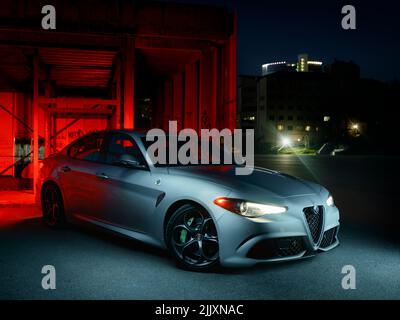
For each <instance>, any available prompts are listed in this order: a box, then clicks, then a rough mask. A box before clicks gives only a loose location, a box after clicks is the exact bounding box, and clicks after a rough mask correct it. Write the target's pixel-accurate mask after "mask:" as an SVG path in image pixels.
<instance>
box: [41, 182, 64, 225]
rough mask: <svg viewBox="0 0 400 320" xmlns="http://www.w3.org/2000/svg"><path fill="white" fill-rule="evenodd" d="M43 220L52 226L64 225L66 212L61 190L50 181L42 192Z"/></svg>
mask: <svg viewBox="0 0 400 320" xmlns="http://www.w3.org/2000/svg"><path fill="white" fill-rule="evenodd" d="M42 213H43V222H44V223H45V224H46V225H47V226H49V227H52V228H60V227H64V226H65V224H66V222H65V212H64V204H63V201H62V196H61V192H60V190H59V189H58V188H57V186H56V185H54V184H52V183H50V184H48V185H47V186H45V187H44V189H43V192H42Z"/></svg>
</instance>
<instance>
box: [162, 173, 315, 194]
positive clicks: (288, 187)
mask: <svg viewBox="0 0 400 320" xmlns="http://www.w3.org/2000/svg"><path fill="white" fill-rule="evenodd" d="M169 173H170V174H172V175H180V176H186V177H190V178H196V179H206V180H209V181H211V182H214V183H217V184H222V185H224V186H227V187H229V188H230V189H233V190H237V191H251V190H249V189H251V188H255V189H262V191H264V192H268V193H270V194H271V195H274V196H278V197H291V196H301V195H311V194H317V193H319V192H320V191H321V186H319V185H318V184H315V183H312V182H309V181H305V180H302V179H299V178H296V177H293V176H290V175H287V174H284V173H280V172H277V171H273V170H268V169H264V168H254V170H253V172H252V174H250V175H236V174H235V166H233V165H210V166H182V167H170V168H169ZM260 191H261V190H260Z"/></svg>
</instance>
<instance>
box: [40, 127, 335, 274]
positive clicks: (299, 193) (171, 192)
mask: <svg viewBox="0 0 400 320" xmlns="http://www.w3.org/2000/svg"><path fill="white" fill-rule="evenodd" d="M146 146H147V144H146V141H145V133H143V132H137V131H129V130H114V131H104V132H98V133H92V134H89V135H87V136H84V137H82V138H80V139H79V140H77V141H75V142H73V143H72V144H71V145H69V146H67V147H66V148H65V149H64V150H62V151H61V152H60V153H58V154H56V155H54V156H51V157H49V158H47V159H45V160H44V162H43V166H42V169H41V175H40V190H41V203H42V210H43V219H44V222H45V223H46V224H47V225H49V226H51V227H60V226H63V225H64V224H65V223H67V222H74V221H75V222H76V221H83V222H89V223H92V224H95V225H97V226H100V227H103V228H106V229H108V230H112V231H114V232H117V233H120V234H122V235H125V236H128V237H131V238H135V239H138V240H141V241H144V242H146V243H149V244H152V245H156V246H159V247H163V248H168V250H169V251H170V252H171V254H172V255H173V256H174V257H175V259H176V260H177V262H178V264H179V265H181V266H183V267H185V268H187V269H190V270H196V271H206V270H209V269H211V268H213V267H215V266H216V265H218V264H222V265H223V266H251V265H254V264H257V263H261V262H269V261H285V260H292V259H298V258H302V257H307V256H311V255H314V254H315V253H316V252H318V251H327V250H330V249H332V248H334V247H336V246H337V245H338V243H339V242H338V237H337V235H338V230H339V211H338V208H337V207H336V206H335V204H334V202H333V198H332V196H331V195H330V193H329V192H328V191H327V190H326V189H325V188H324V187H322V186H320V185H318V184H315V183H312V182H307V181H304V180H301V179H298V178H295V177H291V176H289V175H286V174H283V173H279V172H275V171H271V170H267V169H262V168H255V169H254V171H253V173H252V174H251V175H242V176H237V175H235V166H234V165H190V166H179V165H173V166H172V165H171V166H170V165H157V164H154V163H152V162H151V161H150V160H149V157H148V156H147V155H146Z"/></svg>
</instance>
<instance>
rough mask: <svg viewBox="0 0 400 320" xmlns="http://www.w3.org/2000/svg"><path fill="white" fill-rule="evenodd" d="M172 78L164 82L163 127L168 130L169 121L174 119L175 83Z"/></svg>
mask: <svg viewBox="0 0 400 320" xmlns="http://www.w3.org/2000/svg"><path fill="white" fill-rule="evenodd" d="M172 83H173V82H172V80H171V79H168V80H166V81H165V83H164V113H163V128H164V130H168V121H170V120H174V119H173V105H174V104H173V85H172Z"/></svg>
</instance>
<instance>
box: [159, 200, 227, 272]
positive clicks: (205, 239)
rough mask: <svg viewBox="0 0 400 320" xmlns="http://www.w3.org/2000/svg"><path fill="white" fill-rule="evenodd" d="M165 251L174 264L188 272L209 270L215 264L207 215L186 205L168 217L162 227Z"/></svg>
mask: <svg viewBox="0 0 400 320" xmlns="http://www.w3.org/2000/svg"><path fill="white" fill-rule="evenodd" d="M166 231H167V233H166V240H167V244H168V248H169V250H170V251H171V253H172V254H173V256H174V257H175V259H176V260H177V262H178V264H179V265H180V266H182V267H184V268H185V269H188V270H192V271H209V270H211V269H213V268H214V267H216V266H217V265H218V264H219V242H218V235H217V229H216V227H215V224H214V221H213V219H212V218H211V217H210V215H209V214H208V213H207V212H206V211H205V210H204V209H201V208H198V207H196V206H194V205H191V204H187V205H184V206H182V207H180V208H179V209H178V210H177V211H176V212H175V213H174V214H173V215H172V217H171V219H170V220H169V222H168V224H167V228H166Z"/></svg>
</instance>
